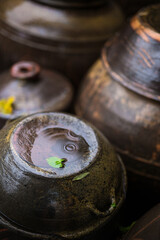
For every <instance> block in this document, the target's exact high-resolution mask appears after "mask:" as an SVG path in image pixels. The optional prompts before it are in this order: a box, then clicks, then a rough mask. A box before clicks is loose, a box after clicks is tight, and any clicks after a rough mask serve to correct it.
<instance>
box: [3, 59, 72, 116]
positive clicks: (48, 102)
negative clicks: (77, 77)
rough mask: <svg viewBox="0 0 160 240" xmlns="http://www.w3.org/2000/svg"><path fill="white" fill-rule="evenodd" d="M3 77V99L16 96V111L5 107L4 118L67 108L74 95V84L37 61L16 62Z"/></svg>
mask: <svg viewBox="0 0 160 240" xmlns="http://www.w3.org/2000/svg"><path fill="white" fill-rule="evenodd" d="M0 79H1V81H0V101H1V100H2V101H3V99H8V98H10V97H13V98H14V102H13V111H12V113H11V114H7V112H6V113H5V112H3V111H1V113H0V117H1V118H6V119H13V118H16V117H19V116H21V115H26V114H31V113H35V112H40V111H60V110H64V109H66V107H67V106H68V105H69V103H70V101H71V99H72V86H71V84H70V83H69V81H68V80H67V79H66V78H65V77H63V76H61V75H60V74H58V73H56V72H53V71H49V70H46V69H40V66H39V65H38V64H36V63H34V62H19V63H16V64H15V65H13V66H12V68H11V70H10V72H8V71H7V72H4V73H2V74H1V75H0Z"/></svg>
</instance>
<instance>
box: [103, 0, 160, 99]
mask: <svg viewBox="0 0 160 240" xmlns="http://www.w3.org/2000/svg"><path fill="white" fill-rule="evenodd" d="M159 20H160V4H158V5H152V6H150V7H147V8H145V9H143V10H141V11H140V12H138V14H137V15H136V16H134V17H133V18H132V19H131V20H130V23H129V24H127V25H126V26H125V27H124V28H123V29H122V30H121V31H120V32H119V33H118V34H117V35H116V36H115V37H114V39H112V40H111V41H109V42H107V43H106V44H105V46H104V48H103V50H102V61H103V64H104V66H105V67H106V69H107V71H108V72H109V74H110V75H111V76H112V77H113V79H114V80H116V81H118V82H119V83H121V84H122V85H123V86H125V87H126V88H128V89H130V90H132V91H134V92H136V93H138V94H140V95H142V96H145V97H147V98H150V99H153V100H157V101H160V57H159V56H160V27H159V24H158V23H159Z"/></svg>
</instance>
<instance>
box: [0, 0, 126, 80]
mask: <svg viewBox="0 0 160 240" xmlns="http://www.w3.org/2000/svg"><path fill="white" fill-rule="evenodd" d="M28 13H29V14H28ZM122 23H123V15H122V12H121V10H120V9H119V7H118V6H117V5H116V4H114V3H113V1H110V0H90V1H72V0H71V1H67V0H63V1H58V0H55V1H54V0H53V1H52V0H47V1H46V0H37V1H36V0H33V1H28V0H2V1H1V8H0V46H1V47H0V55H1V69H4V68H6V67H8V66H10V65H11V64H12V63H13V62H15V61H19V59H20V60H26V59H27V60H30V59H31V60H34V61H36V62H38V63H39V64H41V65H42V66H45V67H49V68H51V69H55V70H58V71H60V72H62V73H63V74H65V75H66V76H67V77H69V79H71V80H72V81H73V82H74V84H76V85H78V83H79V81H80V79H81V78H82V76H83V75H84V73H85V72H86V71H87V69H88V67H89V66H90V65H91V64H92V63H93V62H94V61H95V60H96V58H97V57H98V56H99V55H100V49H101V47H102V45H103V44H104V42H105V41H106V39H108V38H109V37H110V36H111V35H112V34H113V33H114V32H115V31H117V29H119V27H120V26H121V25H122Z"/></svg>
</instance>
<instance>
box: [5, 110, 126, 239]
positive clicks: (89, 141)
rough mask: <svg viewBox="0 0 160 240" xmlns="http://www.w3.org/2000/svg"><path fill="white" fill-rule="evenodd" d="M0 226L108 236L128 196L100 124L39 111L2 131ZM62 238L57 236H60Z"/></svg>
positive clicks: (51, 235)
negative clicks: (100, 231)
mask: <svg viewBox="0 0 160 240" xmlns="http://www.w3.org/2000/svg"><path fill="white" fill-rule="evenodd" d="M0 139H1V141H0V149H1V161H0V192H1V194H0V224H1V225H3V226H5V228H9V229H10V230H12V231H16V232H19V233H22V234H24V235H26V236H30V237H32V238H33V239H35V238H40V239H61V237H62V238H63V239H77V238H81V237H84V236H88V235H90V234H91V233H93V232H95V231H96V230H98V229H99V228H100V227H103V226H104V225H105V224H106V226H105V230H106V234H107V237H109V235H110V234H111V232H112V231H113V229H114V227H115V222H116V219H117V216H118V213H119V210H120V208H121V206H122V203H123V201H124V198H125V192H126V174H125V169H124V166H123V163H122V161H121V159H120V158H119V157H118V156H117V155H116V153H115V152H114V150H113V148H112V147H111V145H110V144H109V142H108V140H107V139H106V138H105V137H104V136H103V135H102V134H101V133H100V132H99V131H98V130H96V129H95V128H92V127H91V126H89V125H88V124H87V123H85V122H83V121H81V120H79V119H77V118H76V117H73V116H71V115H67V114H61V113H39V114H34V115H30V116H28V117H26V118H22V119H17V120H15V121H13V122H11V123H9V124H7V125H6V126H5V127H4V128H3V129H2V130H1V131H0ZM56 237H57V238H56Z"/></svg>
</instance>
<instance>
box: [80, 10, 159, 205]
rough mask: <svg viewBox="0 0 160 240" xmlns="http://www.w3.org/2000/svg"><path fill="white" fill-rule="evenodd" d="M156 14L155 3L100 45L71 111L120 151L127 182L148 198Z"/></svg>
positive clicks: (154, 156)
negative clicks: (100, 47) (95, 128)
mask: <svg viewBox="0 0 160 240" xmlns="http://www.w3.org/2000/svg"><path fill="white" fill-rule="evenodd" d="M159 16H160V5H155V6H152V7H149V8H146V9H144V10H143V11H141V12H139V13H138V14H137V16H136V17H134V18H132V19H131V21H130V24H128V26H126V27H125V28H124V29H123V30H122V31H121V32H120V33H119V34H118V35H117V36H116V37H115V38H114V39H113V40H112V41H110V42H107V43H106V45H105V47H104V49H103V51H102V59H101V60H98V61H97V62H96V63H95V65H94V66H93V68H92V69H91V70H90V72H89V73H88V75H87V76H86V78H85V81H84V83H83V86H82V89H81V92H80V95H79V98H78V101H77V104H76V113H77V114H78V115H79V116H82V117H83V118H85V119H87V120H88V121H90V122H92V123H93V124H94V125H95V126H96V127H98V128H99V129H100V130H101V131H102V132H103V133H104V134H105V136H107V137H108V138H109V140H110V141H111V142H112V144H113V145H114V146H115V147H116V149H117V151H118V152H119V153H121V154H122V155H123V157H124V161H125V164H126V167H127V169H128V172H129V174H131V176H132V181H133V182H134V181H135V182H136V181H137V183H135V184H133V185H134V186H136V187H140V189H141V190H140V192H141V193H142V194H143V192H142V189H143V191H145V190H144V189H146V192H147V195H148V197H150V198H152V200H153V199H154V197H153V196H152V194H150V193H151V192H150V190H151V191H152V190H155V191H156V192H157V194H158V195H159V197H160V28H159V25H158V23H159ZM135 196H137V198H138V200H139V197H138V194H137V193H135ZM159 197H158V198H157V201H159ZM139 201H140V200H139ZM146 203H147V201H146ZM144 204H145V203H144Z"/></svg>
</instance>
